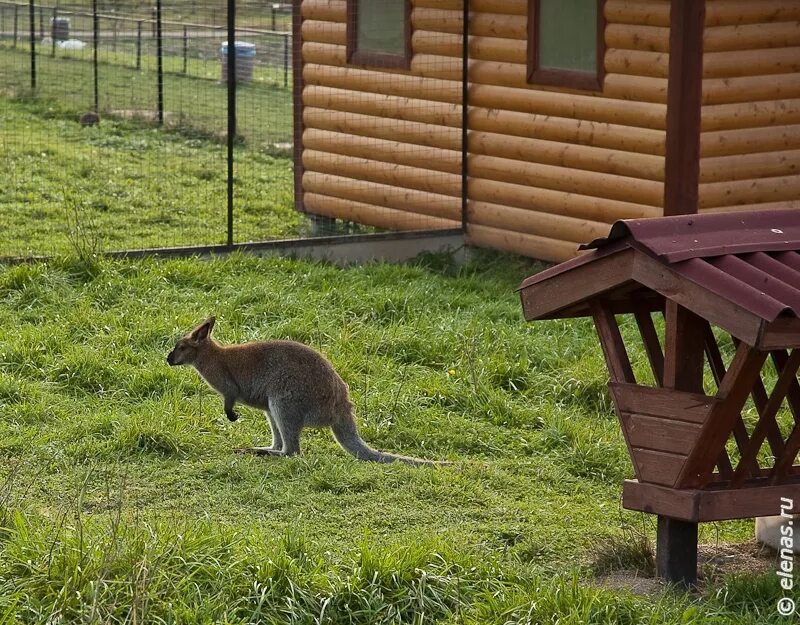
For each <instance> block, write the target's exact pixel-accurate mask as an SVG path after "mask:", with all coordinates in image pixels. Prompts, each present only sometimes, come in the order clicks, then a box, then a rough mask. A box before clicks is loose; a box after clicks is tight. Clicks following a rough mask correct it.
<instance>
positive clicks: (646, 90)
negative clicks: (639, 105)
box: [603, 74, 667, 104]
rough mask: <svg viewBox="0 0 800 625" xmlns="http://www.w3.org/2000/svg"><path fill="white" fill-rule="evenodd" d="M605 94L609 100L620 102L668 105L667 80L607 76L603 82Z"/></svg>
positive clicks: (615, 75)
mask: <svg viewBox="0 0 800 625" xmlns="http://www.w3.org/2000/svg"><path fill="white" fill-rule="evenodd" d="M603 94H604V95H605V96H606V97H608V98H619V99H620V100H637V101H639V102H655V103H658V104H666V102H667V79H666V78H650V77H649V76H626V75H625V74H606V76H605V79H604V80H603Z"/></svg>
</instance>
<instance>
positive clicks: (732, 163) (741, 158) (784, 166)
mask: <svg viewBox="0 0 800 625" xmlns="http://www.w3.org/2000/svg"><path fill="white" fill-rule="evenodd" d="M796 174H800V150H787V151H785V152H762V153H759V154H740V155H734V156H717V157H713V158H701V159H700V182H701V183H704V182H722V181H724V180H752V179H754V178H769V177H772V176H792V175H796Z"/></svg>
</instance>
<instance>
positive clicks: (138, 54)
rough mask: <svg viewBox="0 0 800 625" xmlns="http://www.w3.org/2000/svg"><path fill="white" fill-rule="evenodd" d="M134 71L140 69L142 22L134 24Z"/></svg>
mask: <svg viewBox="0 0 800 625" xmlns="http://www.w3.org/2000/svg"><path fill="white" fill-rule="evenodd" d="M136 69H139V70H140V69H142V20H139V21H137V22H136Z"/></svg>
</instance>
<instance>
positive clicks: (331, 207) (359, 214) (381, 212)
mask: <svg viewBox="0 0 800 625" xmlns="http://www.w3.org/2000/svg"><path fill="white" fill-rule="evenodd" d="M303 204H304V206H305V208H306V210H307V211H308V212H309V213H313V214H315V215H324V216H325V217H331V218H333V219H344V220H346V221H354V222H356V223H359V224H364V225H367V226H374V227H376V228H384V229H386V230H445V229H449V228H460V227H461V222H460V221H450V220H447V219H438V218H436V217H428V216H426V215H417V214H415V213H409V212H407V211H404V210H396V209H393V208H385V207H383V206H372V205H371V204H364V203H361V202H353V201H352V200H342V199H339V198H335V197H329V196H326V195H320V194H317V193H305V194H304V195H303Z"/></svg>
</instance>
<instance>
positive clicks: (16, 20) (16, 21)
mask: <svg viewBox="0 0 800 625" xmlns="http://www.w3.org/2000/svg"><path fill="white" fill-rule="evenodd" d="M17 9H19V7H18V6H17V5H16V4H15V5H14V47H15V48H16V47H17V38H18V37H19V11H18V10H17Z"/></svg>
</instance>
